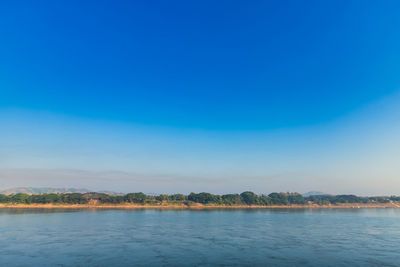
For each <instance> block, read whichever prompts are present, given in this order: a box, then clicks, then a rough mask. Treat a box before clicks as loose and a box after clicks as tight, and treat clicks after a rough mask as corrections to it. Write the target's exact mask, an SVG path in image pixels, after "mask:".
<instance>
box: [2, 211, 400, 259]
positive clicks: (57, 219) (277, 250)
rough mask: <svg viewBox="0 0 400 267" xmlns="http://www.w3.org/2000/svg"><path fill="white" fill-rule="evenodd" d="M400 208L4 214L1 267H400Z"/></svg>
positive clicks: (28, 212)
mask: <svg viewBox="0 0 400 267" xmlns="http://www.w3.org/2000/svg"><path fill="white" fill-rule="evenodd" d="M399 244H400V210H399V209H343V210H339V209H337V210H335V209H332V210H325V209H314V210H311V209H290V210H288V209H240V210H235V209H212V210H211V209H210V210H190V211H189V210H79V209H76V210H71V209H62V210H61V209H0V247H1V248H2V249H1V250H0V266H21V265H31V266H46V265H47V266H54V265H66V266H124V265H130V266H132V265H142V266H144V265H146V266H149V265H173V266H176V265H185V266H187V265H217V264H224V265H249V266H250V265H251V266H254V265H262V266H265V265H273V266H293V265H308V266H341V265H342V266H348V265H352V266H397V265H398V259H399V255H400V248H399Z"/></svg>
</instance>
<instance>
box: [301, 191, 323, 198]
mask: <svg viewBox="0 0 400 267" xmlns="http://www.w3.org/2000/svg"><path fill="white" fill-rule="evenodd" d="M301 195H302V196H303V197H309V196H321V195H329V194H327V193H323V192H319V191H310V192H307V193H304V194H301Z"/></svg>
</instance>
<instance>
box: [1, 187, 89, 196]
mask: <svg viewBox="0 0 400 267" xmlns="http://www.w3.org/2000/svg"><path fill="white" fill-rule="evenodd" d="M87 192H91V191H90V190H87V189H84V188H68V187H67V188H51V187H39V188H35V187H15V188H10V189H7V190H3V191H0V194H5V195H11V194H18V193H24V194H50V193H87Z"/></svg>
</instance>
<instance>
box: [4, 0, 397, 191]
mask: <svg viewBox="0 0 400 267" xmlns="http://www.w3.org/2000/svg"><path fill="white" fill-rule="evenodd" d="M399 11H400V2H398V1H383V2H382V1H380V2H379V1H307V2H301V1H250V2H249V1H247V2H245V1H84V2H82V1H1V3H0V189H6V188H10V187H16V186H32V187H85V188H88V189H90V190H111V191H116V192H138V191H143V192H145V193H178V192H179V193H189V192H202V191H207V192H212V193H232V192H233V193H240V192H243V191H246V190H251V191H254V192H256V193H270V192H274V191H278V192H281V191H283V192H286V191H291V192H295V191H296V192H300V193H303V192H307V191H311V190H312V191H314V190H317V191H322V192H326V193H332V194H342V193H343V194H344V193H355V194H358V195H391V194H396V195H400V164H399V163H400V138H399V136H400V75H399V73H400V52H399V51H400V50H399V49H398V48H399V47H400V16H398V14H399Z"/></svg>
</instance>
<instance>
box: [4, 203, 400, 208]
mask: <svg viewBox="0 0 400 267" xmlns="http://www.w3.org/2000/svg"><path fill="white" fill-rule="evenodd" d="M1 208H13V209H14V208H15V209H196V210H199V209H360V208H400V204H397V203H381V204H370V203H369V204H364V203H359V204H355V203H352V204H339V205H315V204H312V205H273V206H256V205H254V206H246V205H235V206H225V205H201V204H195V205H138V204H95V205H90V204H8V203H7V204H3V203H0V209H1Z"/></svg>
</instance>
